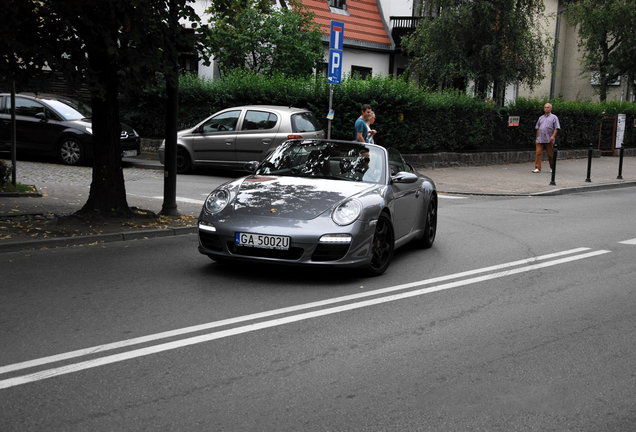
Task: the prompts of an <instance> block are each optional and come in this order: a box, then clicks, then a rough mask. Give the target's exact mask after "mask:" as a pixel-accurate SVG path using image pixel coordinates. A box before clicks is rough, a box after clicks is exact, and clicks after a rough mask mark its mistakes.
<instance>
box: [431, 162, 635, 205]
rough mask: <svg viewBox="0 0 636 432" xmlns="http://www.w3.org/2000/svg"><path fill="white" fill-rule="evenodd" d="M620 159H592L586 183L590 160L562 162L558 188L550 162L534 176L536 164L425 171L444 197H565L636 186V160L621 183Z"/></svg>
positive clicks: (626, 164) (626, 165)
mask: <svg viewBox="0 0 636 432" xmlns="http://www.w3.org/2000/svg"><path fill="white" fill-rule="evenodd" d="M619 160H620V158H618V157H601V158H592V165H591V170H590V182H586V179H587V176H588V174H587V171H588V159H565V160H558V161H557V165H556V170H555V173H554V174H555V183H556V184H555V185H551V184H550V182H551V181H552V173H550V165H549V164H548V162H547V161H543V163H542V169H543V170H542V171H541V172H540V173H536V174H535V173H533V172H532V170H533V169H534V162H529V163H519V164H508V165H489V166H470V167H453V168H437V169H421V170H419V171H420V172H421V173H423V174H424V175H427V176H429V177H430V178H432V179H433V181H434V182H435V185H436V186H437V189H438V191H440V192H442V193H455V194H471V195H512V196H518V195H526V196H530V195H561V194H568V193H578V192H586V191H591V190H598V189H611V188H617V187H628V186H636V157H633V156H631V157H625V158H623V170H622V177H623V178H622V179H617V176H618V168H619Z"/></svg>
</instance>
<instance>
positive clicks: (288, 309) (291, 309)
mask: <svg viewBox="0 0 636 432" xmlns="http://www.w3.org/2000/svg"><path fill="white" fill-rule="evenodd" d="M588 250H590V249H589V248H577V249H570V250H567V251H563V252H556V253H552V254H547V255H543V256H538V257H532V258H527V259H523V260H519V261H513V262H509V263H504V264H497V265H494V266H490V267H484V268H481V269H476V270H469V271H465V272H461V273H455V274H451V275H446V276H440V277H436V278H432V279H426V280H422V281H417V282H412V283H408V284H402V285H397V286H393V287H388V288H381V289H378V290H374V291H367V292H362V293H358V294H352V295H348V296H343V297H335V298H331V299H327V300H321V301H317V302H312V303H305V304H301V305H296V306H290V307H286V308H281V309H274V310H270V311H265V312H259V313H255V314H250V315H244V316H241V317H236V318H229V319H226V320H221V321H214V322H210V323H205V324H200V325H196V326H191V327H185V328H181V329H177V330H171V331H166V332H161V333H156V334H152V335H148V336H140V337H137V338H133V339H127V340H124V341H119V342H113V343H109V344H104V345H97V346H94V347H90V348H84V349H81V350H76V351H70V352H67V353H63V354H57V355H53V356H48V357H43V358H39V359H35V360H29V361H25V362H21V363H14V364H11V365H7V366H0V374H4V373H7V372H13V371H16V370H20V369H27V368H30V367H34V366H41V365H44V364H47V363H53V362H57V361H61V360H68V359H71V358H75V357H81V356H85V355H90V354H96V353H99V352H104V351H109V350H113V349H119V348H123V347H126V346H131V345H137V344H142V343H146V342H151V341H154V340H158V339H165V338H169V337H174V336H180V335H183V334H187V333H194V332H198V331H202V330H209V329H212V328H216V327H222V326H226V325H232V324H238V323H241V322H245V321H251V320H255V319H260V318H267V317H271V316H274V315H282V314H286V313H291V312H298V311H301V310H306V309H312V308H317V307H322V306H327V305H330V304H334V303H342V302H346V301H352V300H357V299H360V298H364V297H370V296H374V295H380V294H386V293H390V292H395V291H401V290H405V289H409V288H414V287H416V286H422V285H430V284H433V283H438V282H443V281H446V280H450V279H459V278H462V277H466V276H472V275H475V274H479V273H486V272H490V271H497V270H502V269H505V268H509V267H515V266H519V265H523V264H529V263H532V262H536V261H543V260H547V259H552V258H558V257H561V256H565V255H571V254H575V253H579V252H584V251H588Z"/></svg>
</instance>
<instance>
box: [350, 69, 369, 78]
mask: <svg viewBox="0 0 636 432" xmlns="http://www.w3.org/2000/svg"><path fill="white" fill-rule="evenodd" d="M372 72H373V69H371V68H368V67H362V66H351V75H352V76H353V77H354V78H361V79H367V77H370V76H371V73H372Z"/></svg>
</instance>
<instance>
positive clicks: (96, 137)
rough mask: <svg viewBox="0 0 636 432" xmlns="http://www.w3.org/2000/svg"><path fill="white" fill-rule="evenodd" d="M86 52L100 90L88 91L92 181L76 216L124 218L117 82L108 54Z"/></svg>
mask: <svg viewBox="0 0 636 432" xmlns="http://www.w3.org/2000/svg"><path fill="white" fill-rule="evenodd" d="M100 54H101V53H99V52H91V53H89V62H90V65H91V67H92V68H93V69H94V70H96V71H99V72H98V75H99V82H101V83H103V87H102V91H99V90H97V89H93V90H91V105H92V109H93V180H92V183H91V188H90V193H89V196H88V200H87V201H86V204H85V205H84V207H82V209H81V210H80V212H79V213H81V214H83V215H90V214H93V215H99V216H102V217H128V216H130V215H132V214H133V212H132V211H131V210H130V208H129V207H128V202H127V200H126V189H125V186H124V172H123V169H122V160H121V155H122V150H121V143H120V137H121V124H120V122H119V100H118V98H117V93H118V90H119V79H118V76H117V68H116V64H115V63H114V62H111V61H109V57H108V55H106V54H105V53H104V54H101V55H100Z"/></svg>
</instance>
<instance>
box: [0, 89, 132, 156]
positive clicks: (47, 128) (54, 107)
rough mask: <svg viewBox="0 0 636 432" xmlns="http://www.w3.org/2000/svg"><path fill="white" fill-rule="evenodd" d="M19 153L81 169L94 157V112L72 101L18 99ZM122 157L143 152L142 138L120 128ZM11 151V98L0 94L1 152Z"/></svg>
mask: <svg viewBox="0 0 636 432" xmlns="http://www.w3.org/2000/svg"><path fill="white" fill-rule="evenodd" d="M15 119H16V129H17V130H16V146H17V150H18V152H24V153H35V154H38V155H48V156H55V157H57V158H58V159H59V161H60V162H62V163H63V164H66V165H79V164H82V163H84V162H87V161H89V160H91V159H92V157H93V130H92V127H91V110H90V108H89V107H88V106H86V105H85V104H82V103H80V102H78V101H76V100H73V99H70V98H64V97H59V96H53V95H46V96H45V95H40V96H37V97H34V96H28V95H24V94H18V95H16V97H15ZM121 147H122V157H131V156H137V155H138V154H140V152H141V141H140V139H139V135H138V134H137V132H135V130H134V129H133V128H131V127H130V126H128V125H125V124H123V123H122V125H121ZM10 150H11V95H10V94H7V93H3V94H0V151H10Z"/></svg>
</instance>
